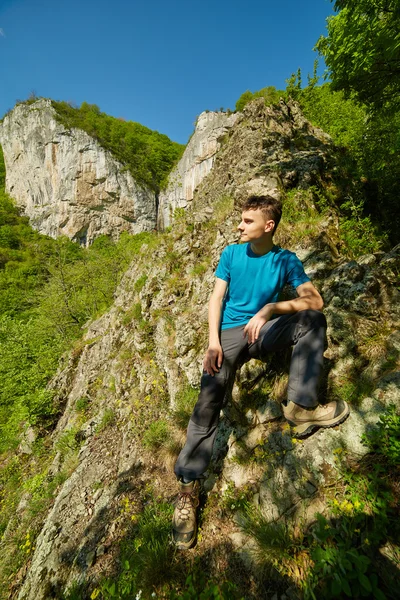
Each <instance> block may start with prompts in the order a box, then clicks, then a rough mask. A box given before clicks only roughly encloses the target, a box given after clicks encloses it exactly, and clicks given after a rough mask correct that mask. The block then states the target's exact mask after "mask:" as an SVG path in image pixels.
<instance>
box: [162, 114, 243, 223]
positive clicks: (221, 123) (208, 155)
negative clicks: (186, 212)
mask: <svg viewBox="0 0 400 600" xmlns="http://www.w3.org/2000/svg"><path fill="white" fill-rule="evenodd" d="M238 118H239V113H233V114H231V115H227V114H225V113H217V112H202V113H201V115H200V116H199V117H198V119H197V122H196V129H195V131H194V133H193V135H192V137H191V139H190V140H189V143H188V145H187V147H186V149H185V152H184V154H183V156H182V158H181V160H180V161H179V163H178V165H177V166H176V168H175V169H174V170H173V171H172V173H171V175H170V177H169V179H168V186H167V188H166V190H163V191H162V192H161V193H160V198H159V213H158V225H159V228H160V229H161V230H162V229H164V228H165V227H168V226H169V225H170V223H171V221H172V215H173V212H174V210H175V209H176V208H188V206H190V204H191V201H192V200H193V195H194V192H195V189H196V188H197V186H198V185H199V184H200V182H201V181H202V180H203V179H204V177H206V175H208V173H209V172H210V170H211V168H212V166H213V163H214V159H215V155H216V153H217V152H218V150H219V148H220V146H221V141H222V139H223V138H224V136H225V135H226V134H227V132H228V131H229V129H230V128H231V127H233V125H234V124H235V122H236V121H237V119H238Z"/></svg>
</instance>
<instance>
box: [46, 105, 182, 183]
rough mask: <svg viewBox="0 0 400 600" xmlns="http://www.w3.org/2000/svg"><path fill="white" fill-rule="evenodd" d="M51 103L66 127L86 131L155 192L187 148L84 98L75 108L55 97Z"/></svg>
mask: <svg viewBox="0 0 400 600" xmlns="http://www.w3.org/2000/svg"><path fill="white" fill-rule="evenodd" d="M52 105H53V107H54V108H55V110H56V111H57V115H58V118H59V120H60V122H61V123H62V124H63V125H64V126H65V127H67V128H71V127H77V128H78V129H83V130H84V131H86V133H88V134H89V135H90V136H92V137H94V138H95V139H96V140H97V141H98V142H99V143H100V145H101V146H103V148H106V149H107V150H109V151H110V152H111V153H112V154H113V155H114V156H115V158H116V159H117V160H119V161H120V162H121V163H122V164H123V165H125V167H126V168H127V169H129V171H130V172H131V173H132V175H133V177H134V179H136V181H138V182H139V183H142V184H145V185H147V186H148V187H149V188H150V189H152V190H154V191H155V192H156V193H158V192H159V191H160V189H161V188H162V187H164V186H165V185H166V183H167V178H168V175H169V173H170V172H171V170H172V167H173V166H174V165H175V164H176V162H177V161H178V160H179V159H180V157H181V156H182V153H183V151H184V149H185V147H184V146H183V145H182V144H178V143H177V142H172V141H171V140H170V139H169V137H168V136H166V135H164V134H161V133H158V131H152V130H151V129H148V128H147V127H145V126H144V125H141V124H140V123H135V122H133V121H125V120H124V119H117V118H115V117H111V116H110V115H107V114H106V113H103V112H101V111H100V109H99V107H98V106H97V105H96V104H88V103H87V102H82V104H81V106H80V107H79V108H76V107H73V106H71V104H69V103H68V102H56V101H54V100H53V101H52Z"/></svg>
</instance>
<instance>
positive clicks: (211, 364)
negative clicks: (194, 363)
mask: <svg viewBox="0 0 400 600" xmlns="http://www.w3.org/2000/svg"><path fill="white" fill-rule="evenodd" d="M223 356H224V353H223V351H222V347H221V346H220V345H217V346H208V348H207V352H206V353H205V355H204V360H203V369H204V370H205V371H206V373H208V374H209V375H211V376H212V377H214V375H215V373H219V370H220V368H221V366H222V359H223Z"/></svg>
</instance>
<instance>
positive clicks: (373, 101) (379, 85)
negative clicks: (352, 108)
mask: <svg viewBox="0 0 400 600" xmlns="http://www.w3.org/2000/svg"><path fill="white" fill-rule="evenodd" d="M335 10H338V11H340V12H339V13H338V14H337V15H335V16H333V17H329V18H328V35H327V36H326V37H324V36H322V37H321V38H320V39H319V40H318V42H317V44H316V48H317V50H318V52H319V53H320V54H321V55H322V56H323V57H324V59H325V62H326V65H327V67H328V69H329V74H330V78H331V80H332V86H333V89H336V90H343V91H344V92H345V93H346V94H350V93H351V92H355V93H356V95H357V97H358V99H359V100H360V101H361V102H364V103H365V104H367V105H369V106H370V107H372V108H374V109H378V110H380V109H382V108H390V109H393V108H398V107H399V106H400V6H399V1H398V0H336V2H335Z"/></svg>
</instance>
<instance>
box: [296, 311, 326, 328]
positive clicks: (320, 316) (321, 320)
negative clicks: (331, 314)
mask: <svg viewBox="0 0 400 600" xmlns="http://www.w3.org/2000/svg"><path fill="white" fill-rule="evenodd" d="M297 314H298V315H299V317H300V320H301V322H302V324H304V325H306V326H307V327H308V328H310V329H319V328H320V327H322V328H324V329H326V328H327V326H328V325H327V322H326V317H325V315H324V313H323V312H321V311H320V310H313V309H311V308H309V309H308V310H302V311H300V312H299V313H297Z"/></svg>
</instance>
